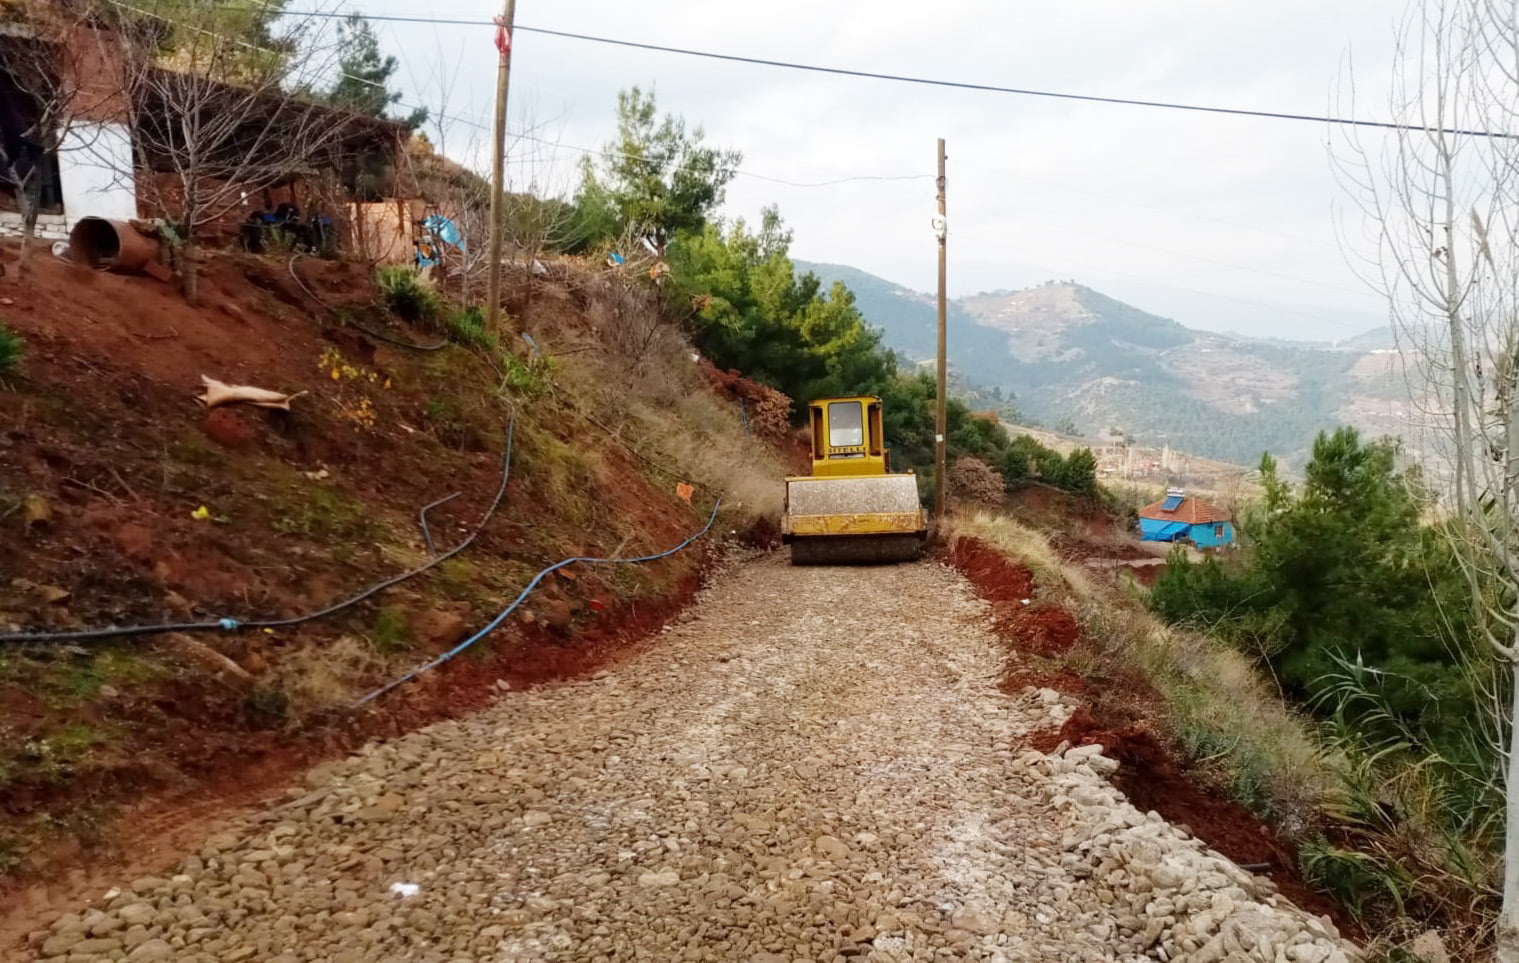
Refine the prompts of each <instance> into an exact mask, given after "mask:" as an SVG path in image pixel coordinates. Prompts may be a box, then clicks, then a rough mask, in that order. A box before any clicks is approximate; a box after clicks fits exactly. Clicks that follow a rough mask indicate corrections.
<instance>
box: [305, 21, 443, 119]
mask: <svg viewBox="0 0 1519 963" xmlns="http://www.w3.org/2000/svg"><path fill="white" fill-rule="evenodd" d="M338 33H339V35H340V37H341V41H340V42H341V43H342V47H343V54H342V56H341V58H340V59H339V60H338V71H339V73H338V79H337V81H336V82H335V83H334V84H333V85H332V89H331V90H329V91H328V92H327V99H328V100H329V101H331V102H332V103H333V104H336V105H337V106H339V107H346V108H348V109H349V110H352V111H355V112H357V113H363V114H370V115H373V116H375V117H384V116H386V112H387V111H388V110H389V109H390V107H391V105H392V104H396V103H399V102H400V100H401V93H400V91H392V90H391V89H390V87H389V81H390V78H391V77H392V76H393V75H394V74H395V72H396V71H397V70H399V69H400V66H401V64H400V62H399V61H397V60H396V58H395V57H394V56H391V55H386V54H381V53H380V40H379V38H378V37H376V36H375V32H374V27H372V26H370V23H369V21H368V20H367V19H365V18H364V17H363V15H361V14H357V13H355V14H350V15H349V17H348V19H347V20H345V21H344V22H343V24H342V25H341V26H339V27H338ZM400 120H401V122H402V123H403V124H405V125H406V127H407V128H408V129H409V130H413V131H414V130H416V129H417V128H418V127H421V126H422V125H423V124H424V123H426V122H427V108H426V107H418V108H416V109H415V110H413V111H412V112H411V113H410V114H408V115H407V116H406V117H404V118H400Z"/></svg>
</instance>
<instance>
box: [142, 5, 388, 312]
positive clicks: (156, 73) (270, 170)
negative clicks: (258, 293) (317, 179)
mask: <svg viewBox="0 0 1519 963" xmlns="http://www.w3.org/2000/svg"><path fill="white" fill-rule="evenodd" d="M159 6H162V11H161V15H160V11H159V10H158V7H159ZM218 7H219V5H217V4H184V3H179V2H161V3H160V4H158V5H151V4H150V5H149V6H148V7H145V8H138V7H134V8H132V9H133V10H138V11H140V12H141V13H142V14H145V15H151V16H152V17H154V18H155V21H156V22H158V23H160V24H162V25H164V26H165V27H166V28H167V29H169V30H172V36H173V38H174V41H173V43H172V46H171V47H169V48H168V49H166V47H165V44H164V34H163V33H162V31H155V30H137V31H130V32H128V42H127V44H126V51H127V56H126V90H127V98H126V100H127V109H128V112H129V114H130V118H131V128H132V132H133V149H134V153H135V155H136V156H135V158H134V162H135V168H136V172H137V176H138V178H139V184H138V191H139V194H140V195H141V196H143V197H144V199H145V200H146V202H147V203H148V204H149V206H151V207H153V208H154V209H156V210H158V211H160V212H162V213H163V214H164V216H165V217H166V219H167V220H169V221H170V222H171V223H172V224H173V225H174V228H175V229H176V231H177V232H178V234H179V240H180V243H181V245H182V247H181V252H180V260H181V264H182V272H183V275H184V288H185V295H186V297H187V298H188V299H189V300H191V301H194V300H195V299H196V296H197V293H198V274H197V264H196V254H197V242H198V241H199V240H200V238H201V236H202V234H203V232H205V231H206V230H207V228H209V227H210V226H211V225H213V224H215V223H217V222H218V221H221V220H222V219H224V218H226V217H228V215H230V214H231V213H232V212H233V211H235V210H237V209H238V208H240V207H241V206H242V203H243V198H244V197H245V196H246V195H248V194H254V193H257V192H262V191H263V190H266V189H268V188H271V187H274V186H277V185H279V184H281V183H285V182H288V181H290V180H292V179H294V178H297V177H301V176H306V175H311V174H314V173H317V172H318V171H319V170H321V169H322V168H329V169H330V168H332V167H333V166H335V165H339V164H341V163H342V161H343V158H345V157H348V158H352V157H355V156H357V155H358V154H359V153H361V152H362V151H363V150H365V149H366V147H372V146H374V145H373V144H372V143H367V141H368V140H370V139H372V138H373V137H374V136H375V135H376V131H379V130H381V129H383V127H384V125H383V122H379V121H375V120H374V119H372V118H361V117H359V116H358V115H354V114H349V113H346V112H343V111H340V110H335V109H333V108H331V107H328V106H325V105H322V104H321V103H319V102H318V95H317V94H315V93H313V92H314V91H318V90H321V89H323V87H324V85H325V83H326V82H327V81H328V80H329V79H330V78H331V76H332V75H333V73H334V71H335V70H336V69H337V61H338V56H337V54H338V47H337V44H336V42H335V37H334V35H333V31H331V30H330V29H327V28H328V27H329V26H330V22H331V21H329V20H327V19H325V18H322V17H318V16H313V15H311V14H307V15H304V16H287V17H285V18H284V19H282V20H280V21H279V24H278V30H279V32H278V34H277V35H274V36H272V38H271V39H270V40H269V41H267V42H260V43H253V42H250V41H248V40H247V39H243V38H240V37H236V36H227V35H225V34H223V33H220V32H218V30H219V29H220V28H221V26H222V23H221V19H220V11H219V9H218ZM390 136H391V137H392V138H394V137H398V136H399V134H398V133H394V132H393V133H392V134H391V135H390Z"/></svg>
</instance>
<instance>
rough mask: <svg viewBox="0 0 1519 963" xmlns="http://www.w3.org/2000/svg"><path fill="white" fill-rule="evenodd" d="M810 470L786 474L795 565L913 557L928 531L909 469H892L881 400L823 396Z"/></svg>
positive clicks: (815, 409)
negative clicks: (902, 471)
mask: <svg viewBox="0 0 1519 963" xmlns="http://www.w3.org/2000/svg"><path fill="white" fill-rule="evenodd" d="M807 407H808V410H809V414H810V417H811V421H812V474H811V475H808V476H803V477H792V478H787V479H786V513H785V515H784V516H782V518H781V538H782V540H783V541H785V542H788V543H790V545H791V564H793V565H850V564H864V563H873V562H908V561H912V560H913V559H915V558H917V557H918V554H919V552H920V551H921V550H922V548H923V542H924V539H926V538H927V536H928V516H927V514H925V513H924V511H923V508H922V505H921V504H920V502H919V500H918V480H917V478H916V477H915V476H914V475H913V474H912V472H907V473H905V474H892V473H891V472H890V470H889V460H890V456H889V454H888V452H887V451H886V447H885V445H884V443H883V438H882V429H881V399H880V398H876V397H871V396H863V397H857V398H823V399H820V400H818V401H814V402H812V403H811V404H809V405H808V406H807Z"/></svg>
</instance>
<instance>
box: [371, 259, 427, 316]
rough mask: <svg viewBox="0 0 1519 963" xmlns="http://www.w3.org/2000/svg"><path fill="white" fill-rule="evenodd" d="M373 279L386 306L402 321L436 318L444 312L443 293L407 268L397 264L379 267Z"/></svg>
mask: <svg viewBox="0 0 1519 963" xmlns="http://www.w3.org/2000/svg"><path fill="white" fill-rule="evenodd" d="M375 283H376V284H377V285H378V287H379V289H380V298H381V300H383V301H384V302H385V306H386V307H387V308H389V309H390V311H391V313H392V314H394V315H395V316H396V317H398V318H401V319H402V320H404V321H411V322H413V323H424V322H429V321H435V320H436V319H437V318H438V317H439V316H440V315H441V314H442V313H443V295H442V294H440V293H439V292H438V289H437V288H435V287H433V286H432V285H431V284H429V283H428V282H427V280H426V279H424V278H423V277H422V275H420V274H418V273H417V272H415V271H413V270H411V269H410V268H407V267H402V266H399V265H391V266H388V267H382V268H380V270H379V273H378V274H377V275H376V277H375Z"/></svg>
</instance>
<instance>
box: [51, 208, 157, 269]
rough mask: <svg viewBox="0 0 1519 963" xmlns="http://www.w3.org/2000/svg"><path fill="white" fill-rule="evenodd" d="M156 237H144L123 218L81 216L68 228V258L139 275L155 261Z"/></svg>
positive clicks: (86, 264) (101, 267) (89, 265)
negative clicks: (71, 228)
mask: <svg viewBox="0 0 1519 963" xmlns="http://www.w3.org/2000/svg"><path fill="white" fill-rule="evenodd" d="M158 254H159V243H158V239H157V238H153V237H148V236H147V235H145V234H143V233H142V232H140V231H138V230H137V229H136V228H134V227H133V226H132V225H131V224H130V223H128V222H126V221H112V220H109V219H107V218H104V217H81V218H80V219H79V222H78V223H77V224H75V225H74V228H73V230H71V231H69V260H70V261H73V262H74V263H75V264H83V265H85V266H87V267H92V268H95V269H96V270H97V271H115V272H116V273H117V274H140V273H142V269H143V268H144V267H146V266H147V264H148V262H149V261H156V260H158Z"/></svg>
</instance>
